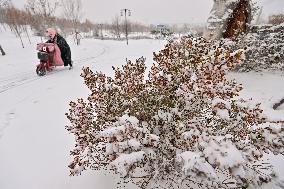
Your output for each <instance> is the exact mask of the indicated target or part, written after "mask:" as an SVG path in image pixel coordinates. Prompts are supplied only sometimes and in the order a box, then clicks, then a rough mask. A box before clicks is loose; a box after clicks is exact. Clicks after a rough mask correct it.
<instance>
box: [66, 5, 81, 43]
mask: <svg viewBox="0 0 284 189" xmlns="http://www.w3.org/2000/svg"><path fill="white" fill-rule="evenodd" d="M61 4H62V7H63V16H64V17H65V18H66V19H69V20H71V22H72V25H73V29H74V33H75V39H76V40H77V42H76V44H79V42H78V41H79V40H80V39H79V38H78V37H77V36H78V35H77V34H78V32H79V26H80V21H81V19H82V16H83V13H82V1H81V0H61Z"/></svg>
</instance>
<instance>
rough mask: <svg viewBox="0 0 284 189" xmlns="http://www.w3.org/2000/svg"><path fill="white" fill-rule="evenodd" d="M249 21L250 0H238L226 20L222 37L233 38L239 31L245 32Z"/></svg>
mask: <svg viewBox="0 0 284 189" xmlns="http://www.w3.org/2000/svg"><path fill="white" fill-rule="evenodd" d="M250 21H251V7H250V0H240V1H239V2H238V4H237V5H236V7H235V9H234V10H233V13H232V15H231V16H230V18H229V19H228V20H227V23H226V25H225V28H224V30H223V31H224V32H223V34H222V37H223V38H233V37H237V36H238V35H240V34H241V33H245V32H247V30H248V24H249V23H250Z"/></svg>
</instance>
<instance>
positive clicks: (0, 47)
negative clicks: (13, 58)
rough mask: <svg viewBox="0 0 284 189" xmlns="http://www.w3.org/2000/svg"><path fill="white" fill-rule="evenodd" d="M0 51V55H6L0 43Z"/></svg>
mask: <svg viewBox="0 0 284 189" xmlns="http://www.w3.org/2000/svg"><path fill="white" fill-rule="evenodd" d="M0 51H1V54H2V56H4V55H6V53H5V52H4V50H3V48H2V46H1V45H0Z"/></svg>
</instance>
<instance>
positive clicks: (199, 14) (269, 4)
mask: <svg viewBox="0 0 284 189" xmlns="http://www.w3.org/2000/svg"><path fill="white" fill-rule="evenodd" d="M12 1H13V3H14V5H16V6H17V7H19V8H21V7H23V5H24V4H25V2H26V0H12ZM255 1H257V2H258V4H259V5H260V6H263V15H264V16H268V15H270V14H273V13H280V12H282V13H284V0H255ZM82 3H83V12H84V18H89V19H90V20H92V21H93V22H96V23H99V22H110V21H111V20H112V19H113V18H114V17H115V16H116V15H118V16H120V10H121V9H124V8H127V9H130V10H131V12H132V14H131V17H130V19H131V20H132V21H138V22H142V23H146V24H159V23H205V22H206V20H207V18H208V14H209V12H210V10H211V8H212V4H213V0H82Z"/></svg>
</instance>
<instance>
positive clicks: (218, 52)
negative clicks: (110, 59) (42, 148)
mask: <svg viewBox="0 0 284 189" xmlns="http://www.w3.org/2000/svg"><path fill="white" fill-rule="evenodd" d="M241 56H242V54H241V51H239V52H231V51H230V50H229V49H225V48H223V47H221V46H220V47H218V46H214V45H212V44H211V43H209V42H207V41H206V40H204V39H203V38H198V39H196V38H182V39H181V40H180V41H175V42H171V43H169V44H167V45H166V46H165V49H163V50H161V51H160V52H159V53H157V54H156V53H154V61H155V63H154V64H153V66H152V67H151V70H150V72H149V75H148V79H147V80H145V79H144V78H145V77H144V74H145V71H146V66H145V59H144V58H143V57H142V58H139V59H138V60H136V62H131V61H128V62H127V63H126V65H124V66H123V67H122V68H114V71H115V76H114V78H111V77H108V76H106V75H105V74H103V73H101V72H95V73H94V72H92V71H91V70H90V69H89V68H84V69H83V73H82V77H84V79H85V84H86V85H87V86H88V88H89V89H90V91H91V94H90V95H89V97H88V99H87V100H85V101H84V100H83V99H79V100H78V101H77V102H71V103H70V111H69V113H67V114H66V115H67V117H68V119H69V120H70V124H69V125H68V126H66V128H67V130H68V131H69V132H70V133H72V134H73V135H74V136H75V139H76V145H75V149H74V150H72V151H71V155H72V156H73V158H74V159H73V161H72V162H71V164H70V165H69V168H70V172H71V175H78V174H81V172H82V171H83V170H85V169H93V170H113V171H114V172H115V173H117V174H118V175H120V176H121V178H122V179H124V180H125V181H126V182H129V181H131V182H133V183H135V184H136V185H137V186H138V187H139V188H175V187H178V186H183V187H188V188H190V187H200V188H218V189H219V188H239V187H246V186H248V185H250V184H251V185H260V184H262V183H263V182H268V181H270V180H271V179H272V177H273V176H274V173H273V169H272V168H271V166H270V165H269V164H266V162H265V161H264V160H263V154H264V153H269V152H273V153H275V154H278V153H282V154H283V143H284V140H283V137H284V136H283V125H281V124H283V123H280V122H279V123H269V122H268V121H267V120H265V118H263V117H262V115H261V112H262V110H261V109H260V107H259V104H257V105H252V104H251V103H249V102H247V101H245V100H243V99H240V100H236V99H235V98H234V97H236V96H238V94H239V91H241V89H242V86H240V85H239V84H237V83H236V82H235V81H232V80H228V79H227V78H226V73H227V71H228V70H229V69H231V68H232V67H234V66H235V64H236V63H238V61H239V59H240V58H241Z"/></svg>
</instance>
